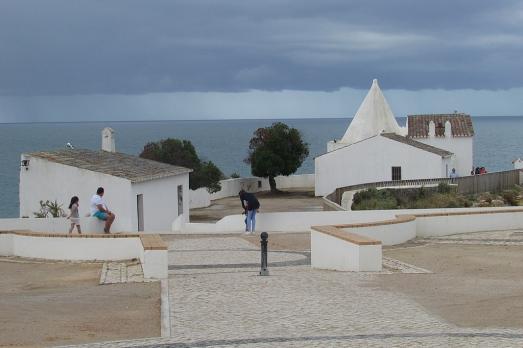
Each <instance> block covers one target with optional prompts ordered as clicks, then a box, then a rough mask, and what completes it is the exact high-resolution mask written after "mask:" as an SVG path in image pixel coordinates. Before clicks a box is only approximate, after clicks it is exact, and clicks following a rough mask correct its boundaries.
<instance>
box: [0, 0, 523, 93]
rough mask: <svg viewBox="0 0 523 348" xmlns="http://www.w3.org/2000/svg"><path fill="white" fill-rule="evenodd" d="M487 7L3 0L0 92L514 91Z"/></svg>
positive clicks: (513, 18) (500, 13) (513, 38)
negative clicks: (374, 82) (378, 84)
mask: <svg viewBox="0 0 523 348" xmlns="http://www.w3.org/2000/svg"><path fill="white" fill-rule="evenodd" d="M522 23H523V6H522V5H521V2H519V1H503V2H496V1H491V0H470V1H463V0H461V1H460V0H455V1H450V0H449V1H431V2H426V1H419V0H397V1H390V0H381V1H365V2H363V1H347V0H322V1H316V0H305V1H298V0H265V1H237V0H199V1H192V0H185V1H176V0H148V1H145V0H144V1H135V0H114V1H101V0H78V1H71V0H47V1H41V0H24V1H20V0H3V1H2V2H0V95H5V96H10V95H11V96H16V95H20V96H34V95H73V94H146V93H158V92H183V91H188V92H194V91H198V92H229V91H231V92H238V91H247V90H251V89H257V90H267V91H278V90H288V89H293V90H323V91H333V90H337V89H339V88H342V87H350V88H368V86H369V83H370V81H371V79H372V78H373V77H378V78H381V79H382V80H383V81H386V85H387V88H397V89H409V90H418V89H426V88H441V89H463V88H467V89H490V90H492V89H509V88H517V87H522V86H523V64H522V63H521V58H520V57H521V56H522V55H523V24H522Z"/></svg>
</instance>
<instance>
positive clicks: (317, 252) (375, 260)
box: [311, 230, 382, 272]
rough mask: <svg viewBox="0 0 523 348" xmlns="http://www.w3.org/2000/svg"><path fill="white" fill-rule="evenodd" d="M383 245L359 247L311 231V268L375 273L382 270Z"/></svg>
mask: <svg viewBox="0 0 523 348" xmlns="http://www.w3.org/2000/svg"><path fill="white" fill-rule="evenodd" d="M381 260H382V250H381V245H357V244H353V243H351V242H348V241H345V240H342V239H339V238H336V237H333V236H330V235H328V234H325V233H321V232H318V231H315V230H311V267H312V268H320V269H330V270H337V271H354V272H375V271H381V268H382V261H381Z"/></svg>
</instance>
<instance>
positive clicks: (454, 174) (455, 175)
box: [449, 168, 458, 179]
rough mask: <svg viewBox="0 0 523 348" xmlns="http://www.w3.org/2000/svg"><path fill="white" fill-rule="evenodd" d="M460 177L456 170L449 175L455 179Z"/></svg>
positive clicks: (453, 169)
mask: <svg viewBox="0 0 523 348" xmlns="http://www.w3.org/2000/svg"><path fill="white" fill-rule="evenodd" d="M457 177H458V173H456V168H452V171H451V172H450V174H449V178H451V179H455V178H457Z"/></svg>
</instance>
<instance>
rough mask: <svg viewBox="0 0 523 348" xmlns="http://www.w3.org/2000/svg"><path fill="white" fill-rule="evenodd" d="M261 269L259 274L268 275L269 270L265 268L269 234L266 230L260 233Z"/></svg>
mask: <svg viewBox="0 0 523 348" xmlns="http://www.w3.org/2000/svg"><path fill="white" fill-rule="evenodd" d="M260 236H261V241H260V244H261V269H260V275H261V276H268V275H269V270H268V269H267V239H268V238H269V234H268V233H267V232H262V233H261V235H260Z"/></svg>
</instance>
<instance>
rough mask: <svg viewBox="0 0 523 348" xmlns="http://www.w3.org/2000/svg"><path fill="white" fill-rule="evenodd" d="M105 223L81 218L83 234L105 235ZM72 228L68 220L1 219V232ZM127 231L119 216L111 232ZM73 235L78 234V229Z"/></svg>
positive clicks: (58, 231) (57, 231)
mask: <svg viewBox="0 0 523 348" xmlns="http://www.w3.org/2000/svg"><path fill="white" fill-rule="evenodd" d="M104 225H105V222H103V221H101V220H98V219H97V218H94V217H83V218H80V226H81V228H82V232H86V233H103V228H104ZM70 227H71V220H68V219H66V218H13V219H0V231H15V230H27V231H33V232H48V233H67V232H69V228H70ZM125 231H126V229H124V228H122V226H121V224H120V223H119V221H118V215H117V216H116V220H115V221H114V223H113V225H112V226H111V232H125ZM73 233H77V232H76V227H75V229H74V232H73Z"/></svg>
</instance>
